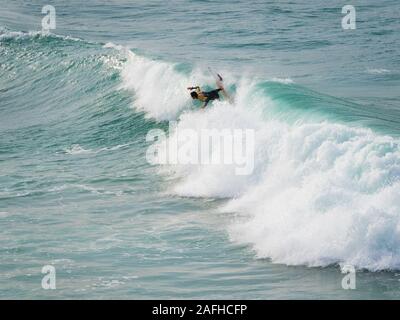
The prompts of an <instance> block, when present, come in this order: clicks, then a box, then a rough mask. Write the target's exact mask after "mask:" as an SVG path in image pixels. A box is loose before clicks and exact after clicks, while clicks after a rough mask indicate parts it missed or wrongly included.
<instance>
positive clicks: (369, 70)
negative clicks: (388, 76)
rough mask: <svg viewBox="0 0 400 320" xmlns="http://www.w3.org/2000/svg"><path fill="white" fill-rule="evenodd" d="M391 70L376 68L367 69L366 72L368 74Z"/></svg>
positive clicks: (383, 72)
mask: <svg viewBox="0 0 400 320" xmlns="http://www.w3.org/2000/svg"><path fill="white" fill-rule="evenodd" d="M390 72H391V71H390V70H388V69H383V68H377V69H367V73H370V74H385V73H390Z"/></svg>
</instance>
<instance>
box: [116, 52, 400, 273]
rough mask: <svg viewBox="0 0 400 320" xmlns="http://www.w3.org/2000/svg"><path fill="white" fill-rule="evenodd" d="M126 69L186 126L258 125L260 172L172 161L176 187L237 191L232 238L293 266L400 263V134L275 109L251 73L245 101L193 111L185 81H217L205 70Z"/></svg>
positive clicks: (129, 79) (159, 110)
mask: <svg viewBox="0 0 400 320" xmlns="http://www.w3.org/2000/svg"><path fill="white" fill-rule="evenodd" d="M122 76H123V81H124V87H125V88H127V89H131V90H132V91H133V92H134V95H135V107H136V108H138V109H139V110H142V111H144V112H145V113H146V115H147V116H148V117H153V118H155V119H157V120H170V119H177V117H178V121H179V124H178V129H184V128H191V129H194V130H199V131H200V130H201V129H203V128H213V129H237V128H242V129H244V128H252V129H254V130H255V131H256V150H255V159H254V162H255V169H254V172H253V174H251V175H248V176H237V175H235V174H234V170H233V168H232V167H231V166H223V165H220V166H210V165H176V166H173V167H172V166H171V167H168V168H167V169H168V170H170V172H171V174H175V175H177V176H178V177H179V178H180V180H179V182H178V183H177V184H176V185H174V186H172V187H171V190H170V192H171V193H174V194H177V195H180V196H192V197H222V198H228V199H230V200H228V202H227V203H226V205H225V206H224V207H222V208H221V210H222V211H224V212H229V213H234V214H233V215H232V223H231V225H230V226H228V232H229V234H230V237H231V239H232V241H237V242H240V243H247V244H249V245H250V246H251V247H252V248H253V249H254V250H255V252H256V255H257V256H258V257H260V258H270V259H272V261H274V262H278V263H285V264H289V265H299V264H304V265H309V266H326V265H329V264H334V263H342V264H353V265H355V266H356V267H358V268H367V269H369V270H381V269H399V268H400V223H399V221H400V197H399V195H400V182H399V177H400V152H399V147H398V146H399V141H397V140H395V139H394V138H392V137H389V136H381V135H378V134H376V133H374V132H372V131H371V130H369V129H365V128H355V127H349V126H347V125H344V124H335V123H329V122H318V123H312V122H305V121H303V122H297V123H295V124H289V123H285V122H284V121H282V120H277V119H274V117H273V116H271V114H270V115H269V116H268V117H266V116H265V111H266V110H268V109H269V108H271V107H272V106H273V102H272V101H271V99H269V97H268V96H266V95H260V94H257V92H256V91H255V89H254V83H252V82H251V81H250V80H246V79H241V80H235V81H237V92H236V97H235V100H236V102H235V105H233V106H232V105H229V104H228V103H226V102H214V104H213V106H212V107H210V108H206V109H205V110H191V109H190V107H189V106H190V104H191V102H190V99H189V98H188V93H187V91H186V90H185V88H186V86H188V85H192V84H193V81H194V80H195V81H196V82H198V83H200V84H201V83H204V82H208V83H209V82H210V77H207V75H206V74H205V73H204V74H203V73H201V72H200V71H195V72H193V73H192V74H191V75H190V76H185V75H182V74H180V73H178V72H176V71H175V69H174V66H173V65H170V64H168V63H165V62H158V61H152V60H149V59H146V58H143V57H140V56H137V55H134V54H131V55H130V56H129V59H128V62H127V64H126V65H125V67H124V68H123V70H122ZM289 83H290V82H289ZM196 84H197V83H196ZM183 110H186V111H183ZM182 111H183V113H182ZM170 134H171V136H172V135H173V133H170Z"/></svg>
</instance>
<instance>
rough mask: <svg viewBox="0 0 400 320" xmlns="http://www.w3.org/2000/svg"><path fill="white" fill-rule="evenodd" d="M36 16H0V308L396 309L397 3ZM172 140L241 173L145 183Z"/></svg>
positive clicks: (25, 12) (126, 4) (175, 175)
mask: <svg viewBox="0 0 400 320" xmlns="http://www.w3.org/2000/svg"><path fill="white" fill-rule="evenodd" d="M48 2H49V3H48V4H51V5H53V6H54V7H55V9H56V29H55V30H51V33H50V34H46V33H44V32H42V31H41V30H42V19H43V17H44V16H45V15H44V14H42V12H41V11H42V7H43V5H44V4H45V3H44V2H43V1H22V0H15V1H6V0H0V299H9V298H21V299H72V298H78V299H89V298H94V299H106V298H110V299H151V298H154V299H155V298H160V299H172V298H175V299H190V298H196V299H384V298H386V299H399V298H400V150H399V143H400V67H399V66H400V3H399V2H398V1H397V0H386V1H372V0H360V1H356V2H355V4H354V5H355V8H356V18H357V22H356V23H357V24H356V29H355V30H343V29H342V25H341V19H342V17H343V16H344V15H343V14H342V6H343V5H345V4H347V3H345V2H343V1H329V2H327V1H315V0H312V1H306V2H305V1H293V0H292V1H251V2H249V1H244V0H231V1H229V2H228V1H220V0H218V1H194V0H192V1H182V0H172V1H153V0H150V1H127V0H125V1H124V0H120V1H119V0H115V1H105V0H104V1H100V0H89V1H85V2H84V1H76V0H70V1H60V0H52V1H48ZM208 67H212V68H213V69H214V70H217V71H218V72H220V73H222V74H223V75H224V77H225V83H226V86H227V89H228V91H230V92H231V93H232V94H233V95H234V96H235V103H234V105H229V104H228V103H226V102H224V101H220V102H219V101H216V102H214V103H213V104H212V105H210V106H209V107H207V108H206V109H205V110H199V109H198V106H196V105H195V104H193V102H192V101H191V99H190V96H189V95H188V92H187V90H186V87H187V86H191V85H204V86H206V87H210V88H211V87H213V85H214V80H213V78H212V76H211V75H210V73H209V72H208ZM171 120H174V121H177V123H178V128H192V129H195V130H201V129H202V128H216V129H224V128H229V129H240V128H251V129H254V130H255V133H256V136H255V137H256V144H255V146H256V149H255V150H256V154H255V167H254V172H253V173H252V174H251V175H248V176H237V175H234V174H233V172H232V170H230V169H229V168H226V169H224V168H220V167H213V166H201V165H191V166H187V165H174V166H161V165H160V166H157V165H151V164H149V163H148V162H147V161H146V150H147V149H148V147H149V144H150V143H149V142H147V141H146V135H147V133H148V132H149V130H151V129H157V128H159V129H163V130H166V131H168V130H169V121H171ZM170 134H171V132H170ZM46 265H52V266H54V267H55V269H56V289H55V290H44V289H43V288H42V286H41V282H42V278H43V276H44V274H42V273H41V271H42V267H43V266H46ZM344 265H352V266H354V267H355V269H356V289H355V290H344V289H343V288H342V279H343V277H344V276H345V275H344V274H343V273H342V271H341V270H342V267H343V266H344Z"/></svg>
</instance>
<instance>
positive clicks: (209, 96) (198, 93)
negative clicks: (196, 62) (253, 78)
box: [187, 74, 231, 108]
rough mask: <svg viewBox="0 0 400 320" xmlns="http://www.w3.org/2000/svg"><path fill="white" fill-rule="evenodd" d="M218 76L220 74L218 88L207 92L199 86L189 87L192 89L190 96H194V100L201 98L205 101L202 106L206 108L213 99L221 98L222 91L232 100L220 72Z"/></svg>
mask: <svg viewBox="0 0 400 320" xmlns="http://www.w3.org/2000/svg"><path fill="white" fill-rule="evenodd" d="M217 76H218V78H217V82H216V83H217V87H218V88H217V89H214V90H211V91H207V92H205V91H202V90H201V89H200V87H199V86H196V87H188V88H187V89H188V90H191V92H190V96H191V97H192V99H193V100H200V101H202V102H204V103H203V105H202V106H201V108H205V107H206V106H207V105H208V103H209V102H210V101H212V100H219V99H220V96H219V92H222V94H223V95H224V96H225V98H226V99H227V100H228V101H229V102H231V99H230V97H229V95H228V93H227V92H226V91H225V88H224V86H223V84H222V80H223V79H222V77H221V76H220V75H219V74H217Z"/></svg>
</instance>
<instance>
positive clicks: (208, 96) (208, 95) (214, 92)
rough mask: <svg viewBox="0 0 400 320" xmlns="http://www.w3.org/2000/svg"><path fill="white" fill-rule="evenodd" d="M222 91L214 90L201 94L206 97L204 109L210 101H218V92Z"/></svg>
mask: <svg viewBox="0 0 400 320" xmlns="http://www.w3.org/2000/svg"><path fill="white" fill-rule="evenodd" d="M221 90H222V89H220V88H219V89H215V90H212V91H208V92H203V95H204V96H205V97H206V101H205V103H204V107H205V106H207V104H208V103H209V102H210V101H211V100H219V94H218V92H220V91H221Z"/></svg>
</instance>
